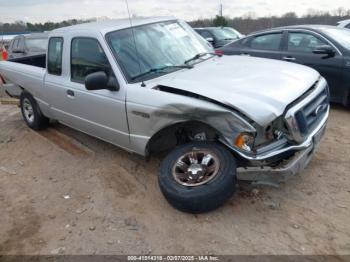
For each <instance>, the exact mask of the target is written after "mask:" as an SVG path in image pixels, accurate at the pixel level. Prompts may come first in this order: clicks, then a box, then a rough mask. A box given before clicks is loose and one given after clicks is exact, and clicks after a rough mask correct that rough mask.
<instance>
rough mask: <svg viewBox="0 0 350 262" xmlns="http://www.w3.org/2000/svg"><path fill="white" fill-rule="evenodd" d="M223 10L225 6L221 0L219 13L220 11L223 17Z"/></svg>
mask: <svg viewBox="0 0 350 262" xmlns="http://www.w3.org/2000/svg"><path fill="white" fill-rule="evenodd" d="M222 10H223V8H222V1H221V0H220V10H219V13H220V16H221V17H222V14H223V12H222Z"/></svg>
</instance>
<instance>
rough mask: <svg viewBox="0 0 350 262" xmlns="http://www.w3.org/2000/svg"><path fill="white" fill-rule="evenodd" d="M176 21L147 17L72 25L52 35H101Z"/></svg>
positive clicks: (168, 18) (167, 18)
mask: <svg viewBox="0 0 350 262" xmlns="http://www.w3.org/2000/svg"><path fill="white" fill-rule="evenodd" d="M169 20H176V18H175V17H171V16H169V17H149V18H132V19H131V20H130V19H128V18H125V19H115V20H108V21H101V22H92V23H84V24H79V25H73V26H68V27H62V28H59V29H56V30H53V31H52V32H53V33H66V32H72V31H82V30H89V31H91V30H94V31H98V32H102V33H106V32H111V31H115V30H120V29H124V28H129V27H131V24H132V26H140V25H144V24H152V23H157V22H162V21H169ZM130 22H131V23H130Z"/></svg>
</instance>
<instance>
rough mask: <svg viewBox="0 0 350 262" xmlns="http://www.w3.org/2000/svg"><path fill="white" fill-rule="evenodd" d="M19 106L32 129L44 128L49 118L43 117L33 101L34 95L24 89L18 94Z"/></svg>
mask: <svg viewBox="0 0 350 262" xmlns="http://www.w3.org/2000/svg"><path fill="white" fill-rule="evenodd" d="M20 107H21V112H22V116H23V119H24V121H25V122H26V124H27V126H28V127H30V128H32V129H34V130H41V129H45V128H47V127H48V125H49V119H48V118H47V117H45V116H44V115H43V114H42V113H41V111H40V108H39V106H38V104H37V102H36V101H35V99H34V97H33V96H32V95H31V94H30V93H28V92H26V91H24V92H22V94H21V96H20Z"/></svg>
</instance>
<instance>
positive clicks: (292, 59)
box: [282, 56, 297, 61]
mask: <svg viewBox="0 0 350 262" xmlns="http://www.w3.org/2000/svg"><path fill="white" fill-rule="evenodd" d="M282 59H283V60H285V61H295V60H297V59H296V58H295V57H292V56H285V57H283V58H282Z"/></svg>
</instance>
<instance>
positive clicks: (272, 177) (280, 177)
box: [237, 123, 326, 183]
mask: <svg viewBox="0 0 350 262" xmlns="http://www.w3.org/2000/svg"><path fill="white" fill-rule="evenodd" d="M325 131H326V123H325V124H324V125H323V126H322V127H321V129H319V130H318V132H317V133H316V134H314V136H313V137H312V140H311V144H310V145H309V146H308V147H307V148H305V149H303V150H301V151H298V152H296V153H295V154H294V156H292V157H291V158H289V159H287V160H284V161H283V162H282V163H281V164H280V165H279V166H276V167H247V168H238V170H237V178H238V179H239V180H248V181H271V182H275V183H278V182H283V181H285V180H287V179H288V178H290V177H292V176H294V175H296V174H298V173H299V172H300V171H302V170H304V169H305V168H306V167H307V166H308V164H309V163H310V161H311V159H312V157H313V155H314V153H315V150H316V148H317V147H318V144H319V142H320V141H321V139H322V137H323V136H324V133H325Z"/></svg>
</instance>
